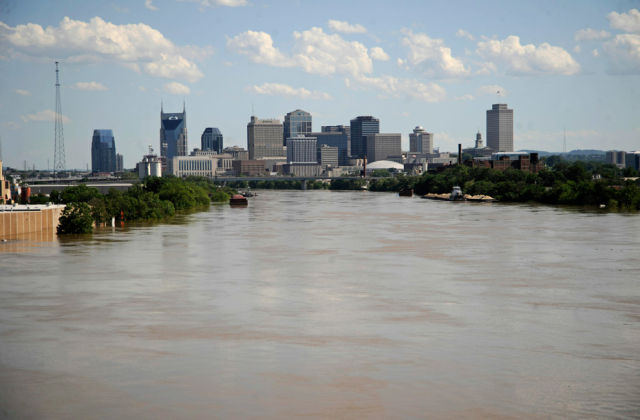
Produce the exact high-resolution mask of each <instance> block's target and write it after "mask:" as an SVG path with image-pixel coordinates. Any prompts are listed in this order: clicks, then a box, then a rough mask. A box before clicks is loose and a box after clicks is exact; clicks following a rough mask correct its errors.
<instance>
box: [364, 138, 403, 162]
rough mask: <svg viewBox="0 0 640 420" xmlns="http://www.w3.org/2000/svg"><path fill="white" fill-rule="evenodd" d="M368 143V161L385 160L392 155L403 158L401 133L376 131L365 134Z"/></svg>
mask: <svg viewBox="0 0 640 420" xmlns="http://www.w3.org/2000/svg"><path fill="white" fill-rule="evenodd" d="M365 138H366V141H365V144H366V145H367V151H366V156H367V161H368V162H375V161H376V160H385V159H389V158H390V157H392V156H393V157H394V158H399V159H401V156H402V149H401V146H400V144H401V142H402V136H401V135H400V133H376V134H367V135H366V136H365Z"/></svg>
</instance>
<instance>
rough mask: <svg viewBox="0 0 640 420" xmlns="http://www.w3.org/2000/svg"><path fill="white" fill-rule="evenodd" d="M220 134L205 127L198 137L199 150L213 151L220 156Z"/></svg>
mask: <svg viewBox="0 0 640 420" xmlns="http://www.w3.org/2000/svg"><path fill="white" fill-rule="evenodd" d="M222 149H224V146H223V145H222V133H221V132H220V130H219V129H217V128H216V127H207V128H205V129H204V131H203V132H202V136H201V137H200V150H202V151H203V152H205V151H213V152H216V153H218V154H222Z"/></svg>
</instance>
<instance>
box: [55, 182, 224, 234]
mask: <svg viewBox="0 0 640 420" xmlns="http://www.w3.org/2000/svg"><path fill="white" fill-rule="evenodd" d="M234 192H235V191H234V190H233V189H231V188H229V187H222V186H219V185H216V184H214V183H213V182H212V181H210V180H208V179H206V178H199V177H190V178H186V179H180V178H175V177H164V178H156V177H149V178H146V179H145V180H144V181H143V183H142V184H135V185H133V186H132V187H131V188H129V190H127V191H126V192H121V191H118V190H115V189H112V190H110V191H109V192H108V193H107V194H101V193H100V192H99V191H98V190H97V189H95V188H91V187H87V186H86V185H78V186H74V187H69V188H65V189H64V190H63V191H62V192H58V191H52V192H51V194H50V197H49V199H50V200H51V201H52V202H54V203H58V204H66V205H67V207H66V209H65V210H64V212H63V214H62V216H61V217H60V223H59V225H58V233H59V234H65V233H90V232H92V231H93V226H94V225H101V224H105V223H109V222H110V221H111V220H112V219H113V218H115V220H117V221H122V222H124V221H140V220H161V219H166V218H169V217H172V216H174V215H175V213H176V211H186V210H193V209H198V208H206V207H208V206H209V204H210V203H211V202H226V201H228V200H229V197H230V196H231V194H233V193H234Z"/></svg>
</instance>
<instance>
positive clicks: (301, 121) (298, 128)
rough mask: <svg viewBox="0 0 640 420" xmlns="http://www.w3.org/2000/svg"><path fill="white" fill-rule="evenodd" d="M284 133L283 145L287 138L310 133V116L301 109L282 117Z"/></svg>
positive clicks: (285, 143)
mask: <svg viewBox="0 0 640 420" xmlns="http://www.w3.org/2000/svg"><path fill="white" fill-rule="evenodd" d="M283 128H284V133H283V136H282V137H283V139H282V140H283V143H282V144H283V145H285V146H286V145H287V139H288V138H289V137H299V136H304V135H305V134H306V133H310V132H311V131H312V130H311V114H309V113H308V112H307V111H303V110H301V109H296V110H295V111H291V112H289V113H288V114H287V115H285V116H284V124H283Z"/></svg>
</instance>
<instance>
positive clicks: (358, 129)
mask: <svg viewBox="0 0 640 420" xmlns="http://www.w3.org/2000/svg"><path fill="white" fill-rule="evenodd" d="M378 133H380V120H379V119H377V118H374V117H372V116H360V117H356V118H354V119H352V120H351V156H352V157H353V158H358V159H359V158H363V157H365V155H366V154H367V137H366V136H367V135H368V134H378Z"/></svg>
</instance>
